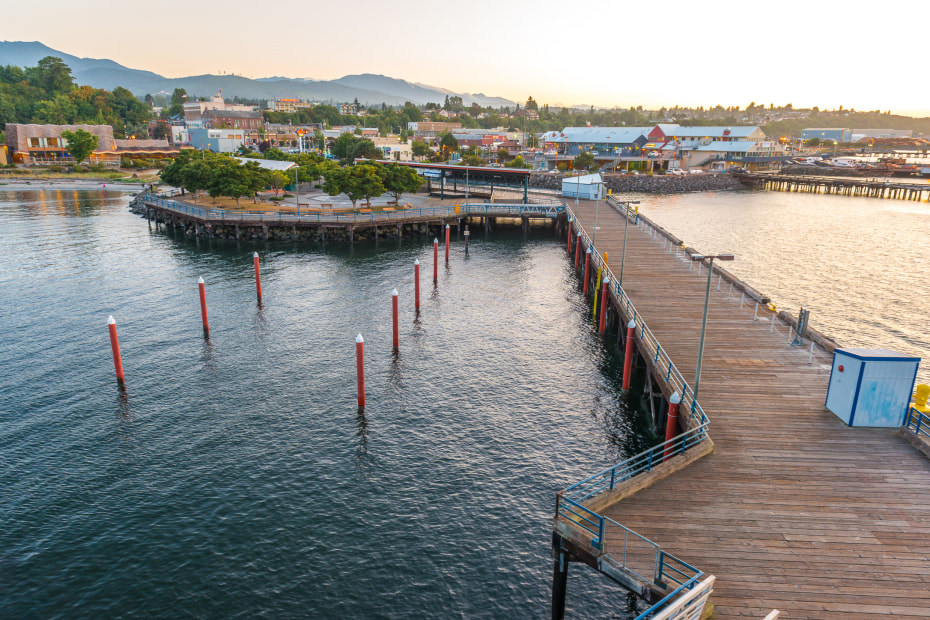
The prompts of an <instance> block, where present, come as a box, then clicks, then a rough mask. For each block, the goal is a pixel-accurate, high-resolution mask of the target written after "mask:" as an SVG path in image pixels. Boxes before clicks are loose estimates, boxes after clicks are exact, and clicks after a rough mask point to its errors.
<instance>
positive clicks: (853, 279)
mask: <svg viewBox="0 0 930 620" xmlns="http://www.w3.org/2000/svg"><path fill="white" fill-rule="evenodd" d="M636 198H637V199H638V200H640V201H641V206H640V208H641V210H642V212H643V213H644V214H645V215H647V216H648V217H649V218H651V219H653V220H654V221H656V222H657V223H658V224H660V225H661V226H663V227H665V228H666V229H668V230H670V231H672V233H673V234H675V235H677V236H678V237H680V238H682V239H683V240H684V241H685V243H687V244H688V245H689V246H693V247H695V248H697V249H698V250H701V251H704V252H707V253H714V252H723V251H731V252H733V253H734V254H735V255H736V260H734V261H733V262H732V263H728V264H727V265H726V269H728V270H730V271H731V272H733V273H734V274H736V275H737V276H739V277H740V278H742V279H743V280H745V281H746V282H748V283H749V284H750V285H751V286H753V287H755V288H756V289H757V290H759V291H760V292H762V293H763V294H765V295H768V296H769V297H771V298H772V300H773V301H774V302H775V304H776V305H777V306H778V307H779V308H780V309H786V310H789V311H790V312H791V313H792V314H795V315H796V314H797V311H798V309H800V308H801V307H804V308H807V309H809V310H810V311H811V318H810V321H811V326H812V327H814V328H816V329H818V330H820V331H822V332H824V333H825V334H827V335H829V336H831V337H833V338H835V339H836V340H837V341H838V342H839V343H840V344H841V345H842V346H847V347H866V348H883V349H891V350H893V351H898V352H900V353H905V354H909V355H915V356H918V357H921V358H923V359H924V360H925V361H924V362H923V364H922V366H921V369H920V371H919V373H918V379H919V380H920V381H923V382H930V321H928V310H927V308H928V292H930V289H928V285H927V282H928V274H930V204H927V203H926V202H913V201H905V200H880V199H875V198H859V197H855V198H853V197H848V196H832V195H829V196H828V195H823V194H798V193H787V192H749V191H743V192H720V193H692V194H681V195H677V196H663V197H657V196H647V195H641V196H637V197H636Z"/></svg>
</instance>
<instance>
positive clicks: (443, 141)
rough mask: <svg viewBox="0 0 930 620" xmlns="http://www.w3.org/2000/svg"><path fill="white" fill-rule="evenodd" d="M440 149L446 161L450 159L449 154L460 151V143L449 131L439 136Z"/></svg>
mask: <svg viewBox="0 0 930 620" xmlns="http://www.w3.org/2000/svg"><path fill="white" fill-rule="evenodd" d="M439 148H440V149H441V150H442V154H443V159H446V158H448V155H446V153H447V152H448V153H450V154H451V153H452V152H454V151H457V150H459V141H458V140H456V138H455V136H453V135H452V134H451V133H450V132H448V131H447V132H445V133H442V134H440V135H439Z"/></svg>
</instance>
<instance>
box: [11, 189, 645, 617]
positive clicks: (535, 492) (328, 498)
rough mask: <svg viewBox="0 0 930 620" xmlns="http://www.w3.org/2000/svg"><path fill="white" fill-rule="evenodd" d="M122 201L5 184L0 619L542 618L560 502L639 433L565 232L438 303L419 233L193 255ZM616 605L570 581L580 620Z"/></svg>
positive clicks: (601, 585)
mask: <svg viewBox="0 0 930 620" xmlns="http://www.w3.org/2000/svg"><path fill="white" fill-rule="evenodd" d="M128 200H129V197H128V196H126V195H123V194H114V193H112V192H111V193H109V194H103V193H98V192H77V191H55V190H47V191H45V192H37V191H29V192H0V241H2V247H3V252H4V259H3V269H2V270H0V291H2V300H3V303H2V304H0V325H2V332H3V340H2V341H0V368H3V372H2V373H0V617H2V618H17V619H18V618H78V617H93V618H107V617H125V618H153V617H172V618H174V617H195V618H228V617H256V616H267V617H276V618H293V617H319V618H409V617H417V618H421V617H422V618H450V617H467V618H501V617H514V618H541V617H548V615H549V613H550V612H549V600H550V587H551V571H552V562H551V560H550V557H549V551H550V538H551V519H552V514H553V510H554V498H555V492H556V491H557V490H559V489H561V488H564V487H565V486H567V485H568V484H570V483H573V482H576V481H578V480H580V479H581V478H584V477H586V476H587V475H590V474H592V473H594V472H596V471H599V470H600V469H602V468H603V467H605V466H607V465H609V464H612V463H614V462H616V461H617V460H618V459H621V458H624V457H626V456H628V455H631V454H635V453H637V452H639V451H640V450H642V449H644V448H645V447H646V445H647V442H649V441H652V439H653V438H652V437H651V436H650V434H649V432H648V430H647V429H646V428H645V425H644V423H643V421H642V419H641V418H640V417H639V416H638V415H637V414H635V413H631V412H630V411H628V409H627V405H626V404H625V403H624V402H623V401H622V400H621V399H620V389H619V386H620V370H621V365H622V360H620V359H618V357H617V352H616V351H615V350H614V349H613V348H612V347H610V346H607V347H606V348H605V346H604V345H603V344H602V342H601V341H600V340H599V339H598V338H597V336H596V334H595V333H594V331H593V329H592V326H591V325H590V324H589V320H588V319H589V316H588V311H587V308H586V306H585V305H584V304H583V302H582V300H581V296H580V293H579V291H578V283H577V280H576V279H575V278H574V276H573V275H572V273H571V268H570V264H569V261H567V260H566V259H565V257H564V248H563V246H562V244H561V243H560V242H557V241H556V240H555V238H554V236H553V235H552V233H550V232H543V231H535V232H533V233H531V234H530V236H529V237H528V238H524V237H523V236H522V235H521V234H519V233H516V234H513V235H508V234H507V233H495V235H494V236H492V237H489V238H487V239H485V238H484V236H483V234H475V235H473V237H472V239H471V252H470V254H469V255H468V256H467V257H466V256H465V255H464V254H463V252H462V244H461V243H460V242H459V243H457V244H456V246H455V248H454V250H453V253H452V258H451V263H450V265H449V267H448V268H446V267H445V266H443V267H441V269H440V276H439V283H438V286H437V287H436V288H433V286H432V283H431V275H432V274H431V265H432V263H431V260H432V259H431V254H432V251H431V246H430V242H431V240H427V239H423V240H418V241H410V240H407V241H404V242H398V241H391V242H385V241H382V242H381V243H380V244H378V245H376V244H374V243H372V244H356V245H355V246H354V247H351V248H350V247H346V246H342V247H326V248H323V247H309V248H307V247H295V246H292V245H290V244H283V245H268V244H259V245H254V246H253V245H249V244H242V245H238V244H235V243H230V242H212V243H211V242H209V241H205V240H200V241H199V242H198V241H196V240H190V239H184V238H183V237H172V235H171V234H170V233H165V232H157V233H156V232H153V231H152V230H150V229H149V227H148V225H147V223H146V222H145V221H144V220H142V219H140V218H138V217H137V216H134V215H132V214H130V213H129V212H128V211H127V209H126V205H127V203H128ZM253 250H258V251H259V253H260V254H261V260H262V265H263V272H262V278H263V289H264V297H265V304H264V306H263V307H261V308H260V307H258V306H257V304H256V300H255V289H254V283H253V276H252V259H251V255H252V251H253ZM416 258H419V259H420V261H421V263H422V265H423V273H422V275H423V280H422V283H421V284H422V293H423V302H422V306H423V307H422V311H421V313H420V315H419V316H415V314H414V312H413V299H412V296H413V282H412V280H413V278H412V276H413V273H412V272H413V269H412V265H413V261H414V259H416ZM201 276H202V277H203V278H204V280H205V281H206V283H207V299H208V304H209V312H210V321H211V327H212V331H211V335H210V338H209V340H208V341H205V340H204V338H203V335H202V331H201V326H200V311H199V305H198V295H197V284H196V282H197V278H198V277H201ZM395 287H397V288H398V290H399V292H400V301H401V304H400V305H401V319H400V323H401V333H400V338H401V347H400V352H399V354H398V355H394V354H393V353H392V351H391V333H390V299H391V289H393V288H395ZM110 314H112V315H113V316H114V317H115V318H116V320H117V323H118V328H119V337H120V343H121V346H122V355H123V363H124V366H125V372H126V377H127V389H126V391H125V393H121V392H120V391H119V390H118V389H117V386H116V383H115V379H114V373H113V365H112V359H111V357H110V349H109V341H108V337H107V329H106V319H107V315H110ZM359 332H361V333H362V334H363V335H364V337H365V341H366V344H365V346H366V352H367V360H366V372H367V388H368V393H367V399H368V406H367V407H366V408H365V410H364V412H359V411H358V409H357V407H356V402H355V359H354V355H355V335H356V334H357V333H359ZM627 605H628V603H627V596H626V594H625V592H624V591H623V590H622V589H621V588H619V586H616V585H613V584H612V583H611V582H610V581H608V580H607V579H605V578H603V577H601V576H599V575H598V574H596V573H595V572H594V571H592V570H590V569H587V568H573V571H572V573H571V576H570V580H569V591H568V607H569V615H572V616H574V617H585V618H588V617H628V616H627Z"/></svg>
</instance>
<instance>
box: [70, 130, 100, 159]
mask: <svg viewBox="0 0 930 620" xmlns="http://www.w3.org/2000/svg"><path fill="white" fill-rule="evenodd" d="M61 137H62V138H64V139H65V140H66V141H67V148H68V152H69V153H71V157H73V158H74V163H76V164H79V163H81V162H82V161H84V160H85V159H87V158H88V157H90V154H91V153H93V152H94V151H95V150H96V149H97V144H98V142H99V140H98V138H97V136H95V135H94V134H92V133H90V132H87V131H84V130H83V129H76V130H75V131H63V132H61Z"/></svg>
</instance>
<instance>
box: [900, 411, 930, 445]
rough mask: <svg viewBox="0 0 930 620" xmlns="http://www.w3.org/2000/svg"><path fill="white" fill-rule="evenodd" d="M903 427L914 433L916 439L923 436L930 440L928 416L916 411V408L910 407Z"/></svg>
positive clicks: (929, 417) (929, 420)
mask: <svg viewBox="0 0 930 620" xmlns="http://www.w3.org/2000/svg"><path fill="white" fill-rule="evenodd" d="M905 426H907V427H908V428H909V429H911V430H912V431H914V432H915V433H916V434H917V436H918V437H919V436H923V437H926V438H927V439H930V416H928V415H927V414H925V413H923V412H922V411H918V410H917V408H916V407H911V408H910V410H909V411H908V414H907V424H905Z"/></svg>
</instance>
